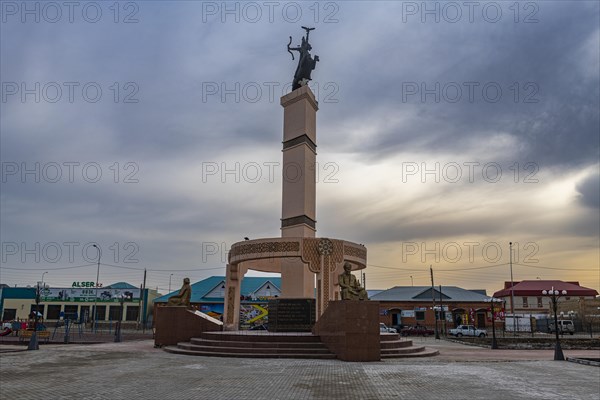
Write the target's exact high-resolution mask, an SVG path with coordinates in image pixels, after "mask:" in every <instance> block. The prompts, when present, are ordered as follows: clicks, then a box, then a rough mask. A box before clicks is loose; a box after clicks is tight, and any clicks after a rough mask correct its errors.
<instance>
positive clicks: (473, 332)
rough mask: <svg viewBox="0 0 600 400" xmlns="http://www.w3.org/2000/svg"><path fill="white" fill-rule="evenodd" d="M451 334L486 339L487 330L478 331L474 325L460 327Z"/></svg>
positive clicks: (451, 331) (450, 331) (452, 330)
mask: <svg viewBox="0 0 600 400" xmlns="http://www.w3.org/2000/svg"><path fill="white" fill-rule="evenodd" d="M448 333H449V334H451V335H453V336H456V337H461V336H478V337H486V336H487V331H486V330H485V329H477V328H475V326H473V325H459V326H457V327H456V328H455V329H450V330H449V331H448Z"/></svg>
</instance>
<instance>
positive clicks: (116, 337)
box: [115, 293, 125, 343]
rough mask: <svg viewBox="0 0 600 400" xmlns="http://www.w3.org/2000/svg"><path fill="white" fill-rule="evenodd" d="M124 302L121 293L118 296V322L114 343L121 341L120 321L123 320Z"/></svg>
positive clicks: (123, 296)
mask: <svg viewBox="0 0 600 400" xmlns="http://www.w3.org/2000/svg"><path fill="white" fill-rule="evenodd" d="M124 302H125V295H124V294H123V293H121V295H120V296H119V320H118V321H117V326H116V327H115V343H118V342H120V341H121V321H122V320H123V303H124Z"/></svg>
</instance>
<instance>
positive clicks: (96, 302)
mask: <svg viewBox="0 0 600 400" xmlns="http://www.w3.org/2000/svg"><path fill="white" fill-rule="evenodd" d="M92 246H94V247H95V248H96V250H98V269H97V270H96V295H95V296H94V330H97V329H98V280H99V279H100V255H101V254H102V252H101V251H100V247H98V246H97V245H95V244H94V245H92Z"/></svg>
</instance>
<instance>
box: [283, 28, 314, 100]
mask: <svg viewBox="0 0 600 400" xmlns="http://www.w3.org/2000/svg"><path fill="white" fill-rule="evenodd" d="M302 29H304V30H305V31H306V38H304V37H303V38H302V44H301V45H300V46H299V47H290V45H291V44H292V37H291V36H290V43H289V44H288V46H287V50H288V52H289V53H290V54H291V55H292V60H295V58H294V53H292V50H293V51H297V52H299V53H300V59H299V60H298V67H297V68H296V73H295V74H294V84H293V86H292V91H294V90H296V89H299V88H300V87H302V86H305V85H306V84H307V83H308V81H310V80H311V78H310V74H311V73H312V71H313V70H314V69H315V67H316V66H317V62H319V56H315V58H314V59H313V58H312V57H311V55H310V51H311V50H312V46H311V45H310V43H309V42H308V37H309V35H310V31H313V30H315V28H307V27H304V26H303V27H302Z"/></svg>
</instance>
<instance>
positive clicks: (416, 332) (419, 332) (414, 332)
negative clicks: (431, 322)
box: [400, 325, 435, 336]
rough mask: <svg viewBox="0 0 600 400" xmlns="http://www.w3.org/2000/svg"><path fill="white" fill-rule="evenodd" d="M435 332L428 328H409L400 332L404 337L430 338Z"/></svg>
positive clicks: (418, 326) (419, 326)
mask: <svg viewBox="0 0 600 400" xmlns="http://www.w3.org/2000/svg"><path fill="white" fill-rule="evenodd" d="M434 333H435V332H434V331H433V329H429V328H427V327H426V326H421V325H417V326H409V327H406V328H404V329H402V330H401V331H400V334H401V335H402V336H429V335H433V334H434Z"/></svg>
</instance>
